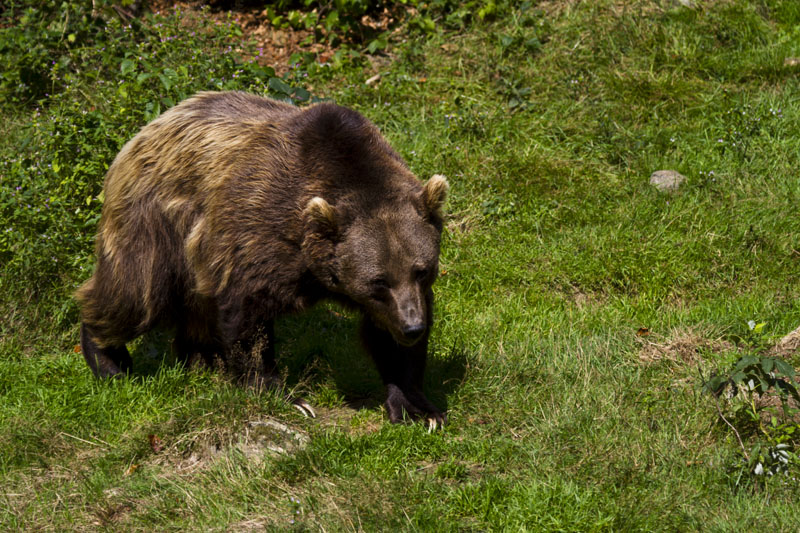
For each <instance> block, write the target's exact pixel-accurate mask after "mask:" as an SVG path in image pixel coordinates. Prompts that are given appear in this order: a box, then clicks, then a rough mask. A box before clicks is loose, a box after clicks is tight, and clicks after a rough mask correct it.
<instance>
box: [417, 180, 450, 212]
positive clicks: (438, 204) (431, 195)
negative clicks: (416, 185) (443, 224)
mask: <svg viewBox="0 0 800 533" xmlns="http://www.w3.org/2000/svg"><path fill="white" fill-rule="evenodd" d="M449 188H450V185H449V184H448V183H447V178H445V177H444V176H442V175H441V174H434V175H433V176H432V177H431V179H429V180H428V181H427V183H425V185H423V187H422V201H423V202H425V207H426V208H427V209H428V213H430V214H431V217H432V218H434V219H438V220H441V219H442V207H443V206H444V202H445V200H446V199H447V191H448V189H449Z"/></svg>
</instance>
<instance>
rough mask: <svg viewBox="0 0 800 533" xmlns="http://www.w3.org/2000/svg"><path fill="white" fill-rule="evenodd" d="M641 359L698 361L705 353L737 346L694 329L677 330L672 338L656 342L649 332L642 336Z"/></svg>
mask: <svg viewBox="0 0 800 533" xmlns="http://www.w3.org/2000/svg"><path fill="white" fill-rule="evenodd" d="M640 338H641V342H642V344H643V346H642V349H641V350H640V351H639V360H640V361H642V362H643V363H647V364H651V363H656V362H658V361H672V362H682V363H697V362H700V361H702V360H703V358H704V357H703V356H704V354H717V353H724V352H731V351H735V350H736V346H735V345H734V344H733V343H731V342H728V341H726V340H723V339H719V338H717V339H709V338H707V337H706V336H704V335H702V334H700V333H697V332H696V331H693V330H688V331H684V332H675V333H674V334H673V335H672V337H671V338H670V340H668V341H666V342H656V340H655V339H653V337H652V336H651V335H650V334H649V333H648V335H646V336H642V337H640Z"/></svg>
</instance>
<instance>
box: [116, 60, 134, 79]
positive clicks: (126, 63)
mask: <svg viewBox="0 0 800 533" xmlns="http://www.w3.org/2000/svg"><path fill="white" fill-rule="evenodd" d="M135 68H136V63H134V62H133V60H131V59H123V60H122V63H120V65H119V71H120V72H121V73H122V75H123V76H124V75H126V74H128V73H130V72H132V71H133V69H135Z"/></svg>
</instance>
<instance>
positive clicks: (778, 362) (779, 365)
mask: <svg viewBox="0 0 800 533" xmlns="http://www.w3.org/2000/svg"><path fill="white" fill-rule="evenodd" d="M773 362H774V363H775V369H776V370H777V371H778V372H780V373H781V374H782V375H784V376H787V377H790V378H791V377H794V375H795V373H796V372H795V370H794V367H793V366H792V365H790V364H789V363H787V362H786V361H784V360H783V359H778V358H777V357H776V358H774V359H773Z"/></svg>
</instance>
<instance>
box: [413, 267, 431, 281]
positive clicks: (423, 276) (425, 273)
mask: <svg viewBox="0 0 800 533" xmlns="http://www.w3.org/2000/svg"><path fill="white" fill-rule="evenodd" d="M430 275H431V269H430V268H417V269H414V279H416V280H417V281H425V280H427V279H428V278H429V277H430Z"/></svg>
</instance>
